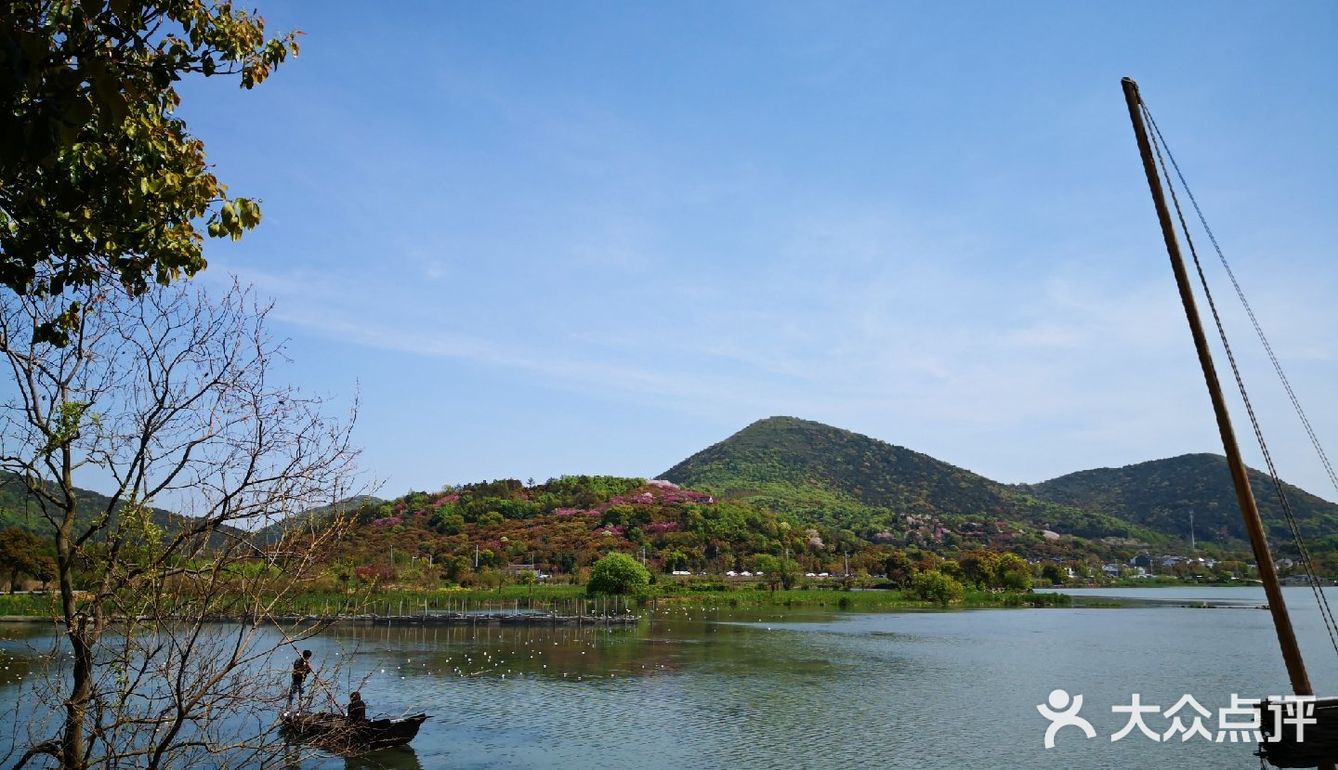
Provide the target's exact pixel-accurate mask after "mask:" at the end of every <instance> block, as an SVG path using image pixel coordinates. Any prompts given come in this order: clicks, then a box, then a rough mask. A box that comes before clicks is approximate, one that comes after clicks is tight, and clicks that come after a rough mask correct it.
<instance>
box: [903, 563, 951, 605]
mask: <svg viewBox="0 0 1338 770" xmlns="http://www.w3.org/2000/svg"><path fill="white" fill-rule="evenodd" d="M909 593H910V595H911V596H912V597H914V598H916V599H919V600H920V601H925V602H934V603H935V604H939V605H942V606H944V607H946V606H948V605H949V604H951V603H952V602H955V601H960V600H961V598H962V594H963V589H962V584H961V583H959V582H957V581H956V580H954V579H953V578H951V577H949V576H948V575H945V574H943V573H942V572H939V571H937V570H929V571H927V572H921V573H920V574H918V575H916V576H915V577H914V578H912V579H911V587H910V592H909Z"/></svg>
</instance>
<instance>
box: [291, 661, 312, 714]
mask: <svg viewBox="0 0 1338 770" xmlns="http://www.w3.org/2000/svg"><path fill="white" fill-rule="evenodd" d="M310 673H311V650H303V651H302V656H301V657H299V658H298V659H297V660H295V661H293V683H292V685H291V686H289V688H288V707H289V708H292V706H293V696H294V695H296V696H297V710H298V711H301V710H302V695H303V692H302V690H303V686H304V684H305V683H306V681H307V674H310Z"/></svg>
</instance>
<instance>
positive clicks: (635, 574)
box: [586, 551, 650, 596]
mask: <svg viewBox="0 0 1338 770" xmlns="http://www.w3.org/2000/svg"><path fill="white" fill-rule="evenodd" d="M649 585H650V573H649V572H647V571H646V568H645V567H643V566H641V563H640V562H638V561H637V560H636V559H633V558H632V557H631V556H628V555H627V554H625V553H618V552H617V551H614V552H613V553H611V554H609V555H607V556H605V557H604V558H602V559H600V560H599V561H597V562H595V566H594V567H592V568H591V569H590V582H589V583H588V584H586V592H587V593H589V594H590V595H592V596H597V595H600V594H609V595H617V594H635V593H638V592H640V591H644V590H646V587H647V586H649Z"/></svg>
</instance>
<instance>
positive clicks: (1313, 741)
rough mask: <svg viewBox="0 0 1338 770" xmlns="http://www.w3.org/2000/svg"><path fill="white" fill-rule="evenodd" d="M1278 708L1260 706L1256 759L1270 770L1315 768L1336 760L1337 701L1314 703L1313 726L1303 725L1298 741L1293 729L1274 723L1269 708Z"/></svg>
mask: <svg viewBox="0 0 1338 770" xmlns="http://www.w3.org/2000/svg"><path fill="white" fill-rule="evenodd" d="M1274 706H1276V707H1278V708H1281V707H1282V704H1278V703H1276V702H1274V703H1270V702H1267V701H1266V702H1264V703H1262V704H1260V712H1261V724H1262V725H1263V732H1264V741H1263V742H1262V743H1260V744H1259V756H1261V757H1263V758H1264V759H1265V760H1267V761H1268V762H1269V764H1272V765H1273V766H1274V767H1319V766H1320V765H1322V764H1323V763H1326V762H1328V763H1332V762H1333V761H1334V759H1335V758H1338V698H1319V699H1317V700H1316V701H1315V713H1314V717H1315V724H1313V725H1306V726H1305V732H1304V733H1303V735H1302V736H1301V739H1300V740H1298V739H1297V734H1296V727H1295V725H1290V724H1282V725H1281V728H1282V729H1281V730H1277V728H1278V727H1279V725H1278V723H1277V722H1276V720H1275V719H1274V717H1273V714H1272V708H1271V707H1274Z"/></svg>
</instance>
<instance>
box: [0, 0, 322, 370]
mask: <svg viewBox="0 0 1338 770" xmlns="http://www.w3.org/2000/svg"><path fill="white" fill-rule="evenodd" d="M296 53H297V41H296V37H295V33H289V34H285V35H281V36H279V37H266V35H265V26H264V19H262V18H261V17H259V16H256V15H253V14H251V13H248V12H246V11H243V10H239V9H237V8H234V7H233V5H232V4H231V3H230V2H222V1H220V0H79V1H77V2H76V1H75V0H63V1H62V0H54V1H53V0H8V2H6V3H4V4H3V6H0V285H3V286H6V287H8V288H9V289H12V290H13V291H16V292H19V293H24V294H39V295H61V294H62V293H64V292H65V291H66V290H67V289H69V288H72V287H77V286H92V285H95V284H97V283H98V282H99V281H102V280H106V279H114V280H116V281H118V282H119V283H121V284H123V285H124V286H125V287H126V288H127V289H128V290H129V291H130V292H131V293H132V294H139V293H142V292H143V291H145V290H146V289H147V287H148V285H150V283H152V282H155V281H156V282H158V283H162V284H166V283H168V282H170V281H172V280H175V279H176V278H178V277H180V276H183V275H185V276H189V275H193V274H194V273H196V272H197V271H199V270H201V269H203V268H204V267H205V259H204V256H203V248H202V241H203V236H202V235H201V232H200V228H201V226H203V228H204V229H205V230H206V231H207V232H208V233H209V234H210V235H212V236H216V237H219V236H227V237H230V238H233V239H236V238H240V237H241V235H242V233H243V232H244V231H245V230H247V229H249V228H252V227H254V226H255V225H256V224H257V223H259V221H260V207H259V206H258V205H257V204H256V202H255V201H254V200H251V199H248V198H233V197H229V195H228V193H227V188H226V187H225V186H224V185H223V183H222V182H220V181H219V179H218V178H217V177H216V176H215V175H214V173H213V172H212V171H211V170H210V168H209V166H208V164H207V162H206V158H205V151H204V143H203V142H202V141H201V140H200V139H199V138H197V137H195V136H193V135H192V134H191V133H190V131H189V129H188V127H187V125H186V123H185V121H183V120H182V119H181V118H179V117H177V116H176V114H175V112H176V109H177V106H178V104H179V102H180V97H179V96H178V93H177V90H176V85H175V84H176V83H177V82H178V81H180V80H181V79H182V78H185V77H187V76H190V75H200V76H204V77H210V76H223V75H231V76H234V77H236V78H237V79H238V81H239V83H240V85H241V87H243V88H252V87H254V86H255V85H257V84H259V83H261V82H263V81H264V80H265V78H267V77H268V76H269V74H270V73H271V72H272V71H273V69H274V68H275V67H277V66H278V65H279V64H280V63H281V62H283V61H284V60H285V59H286V58H287V57H288V56H290V55H295V54H296ZM81 312H82V310H81V308H80V307H79V305H78V303H76V302H71V303H70V305H69V306H68V307H67V308H66V312H65V314H64V315H63V316H62V317H61V318H59V319H57V320H56V321H55V322H51V323H47V324H46V325H45V326H44V328H41V329H38V330H37V331H38V332H39V334H40V335H41V336H42V337H43V338H45V339H49V340H51V341H53V342H57V343H62V344H63V343H64V341H65V340H66V339H67V337H68V333H69V331H70V329H71V328H73V325H74V323H75V322H76V321H77V319H78V317H79V314H80V313H81Z"/></svg>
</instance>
